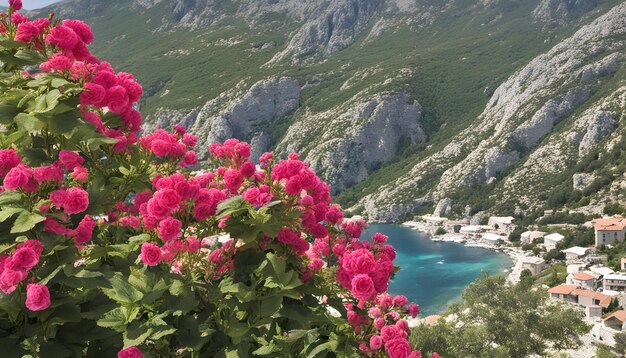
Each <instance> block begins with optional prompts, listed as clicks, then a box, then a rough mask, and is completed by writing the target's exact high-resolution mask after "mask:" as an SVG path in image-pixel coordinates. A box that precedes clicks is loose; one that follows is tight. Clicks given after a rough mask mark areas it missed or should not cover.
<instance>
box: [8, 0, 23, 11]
mask: <svg viewBox="0 0 626 358" xmlns="http://www.w3.org/2000/svg"><path fill="white" fill-rule="evenodd" d="M9 6H10V7H12V8H13V10H15V11H19V10H20V9H21V8H22V0H9Z"/></svg>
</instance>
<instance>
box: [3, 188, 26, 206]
mask: <svg viewBox="0 0 626 358" xmlns="http://www.w3.org/2000/svg"><path fill="white" fill-rule="evenodd" d="M21 202H22V194H20V193H18V192H15V191H5V192H2V193H0V205H6V204H13V203H21Z"/></svg>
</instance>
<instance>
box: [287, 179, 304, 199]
mask: <svg viewBox="0 0 626 358" xmlns="http://www.w3.org/2000/svg"><path fill="white" fill-rule="evenodd" d="M285 192H287V194H290V195H299V194H300V192H302V186H301V185H300V178H299V177H292V178H290V179H289V180H287V184H285Z"/></svg>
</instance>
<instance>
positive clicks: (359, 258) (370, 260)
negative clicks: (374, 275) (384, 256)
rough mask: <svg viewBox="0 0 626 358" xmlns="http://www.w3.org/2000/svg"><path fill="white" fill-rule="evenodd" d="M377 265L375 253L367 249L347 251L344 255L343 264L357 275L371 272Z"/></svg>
mask: <svg viewBox="0 0 626 358" xmlns="http://www.w3.org/2000/svg"><path fill="white" fill-rule="evenodd" d="M375 265H376V261H375V260H374V255H373V254H372V253H371V252H370V251H369V250H366V249H358V250H355V251H350V252H346V253H345V254H344V257H343V266H344V267H345V268H346V269H347V270H348V271H350V272H352V273H353V274H355V275H356V274H367V273H370V272H371V271H372V270H373V269H374V267H375Z"/></svg>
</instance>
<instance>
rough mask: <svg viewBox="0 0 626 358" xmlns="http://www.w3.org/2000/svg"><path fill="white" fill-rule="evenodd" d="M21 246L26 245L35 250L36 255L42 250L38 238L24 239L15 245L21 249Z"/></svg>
mask: <svg viewBox="0 0 626 358" xmlns="http://www.w3.org/2000/svg"><path fill="white" fill-rule="evenodd" d="M23 247H27V248H29V249H31V250H33V251H34V252H35V254H36V255H37V257H39V256H40V255H41V253H42V252H43V245H42V244H41V242H40V241H39V240H26V241H24V242H22V243H21V244H19V245H17V249H21V248H23Z"/></svg>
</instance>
